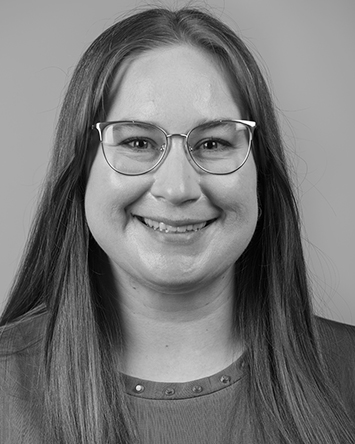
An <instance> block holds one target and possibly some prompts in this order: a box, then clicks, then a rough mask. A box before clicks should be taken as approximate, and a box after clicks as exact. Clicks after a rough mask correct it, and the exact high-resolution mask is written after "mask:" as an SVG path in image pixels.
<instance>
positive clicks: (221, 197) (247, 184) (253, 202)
mask: <svg viewBox="0 0 355 444" xmlns="http://www.w3.org/2000/svg"><path fill="white" fill-rule="evenodd" d="M211 193H213V194H214V200H215V202H216V203H217V204H218V203H219V205H220V206H221V207H222V209H223V210H224V212H225V214H226V217H227V219H228V220H229V222H230V223H233V220H234V223H235V221H236V220H237V221H239V222H244V223H245V224H248V223H250V224H251V225H253V224H255V223H256V220H257V216H258V198H257V174H256V167H255V163H254V160H253V158H252V157H251V158H249V160H248V162H247V163H246V164H245V165H244V166H243V167H242V168H241V169H240V170H238V171H236V172H235V173H233V174H230V175H227V176H215V181H214V184H213V186H212V187H211Z"/></svg>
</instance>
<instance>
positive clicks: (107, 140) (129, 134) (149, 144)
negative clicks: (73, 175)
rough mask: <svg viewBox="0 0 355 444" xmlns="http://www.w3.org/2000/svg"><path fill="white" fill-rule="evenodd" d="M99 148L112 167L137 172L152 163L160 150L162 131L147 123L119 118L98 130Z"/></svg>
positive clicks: (154, 162)
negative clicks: (100, 140) (99, 133)
mask: <svg viewBox="0 0 355 444" xmlns="http://www.w3.org/2000/svg"><path fill="white" fill-rule="evenodd" d="M102 143H103V151H104V154H105V157H106V160H107V162H108V163H109V164H110V165H111V167H112V168H113V169H115V170H116V171H119V172H120V173H125V174H141V173H144V172H146V171H148V170H149V169H151V168H152V167H154V166H155V165H156V164H157V163H158V162H159V160H160V159H161V157H162V156H163V154H164V151H163V149H162V146H163V145H165V144H166V138H165V134H164V133H163V132H162V131H161V130H160V129H159V128H157V127H155V126H153V125H150V124H147V123H133V122H127V123H124V122H119V123H112V124H110V125H108V126H106V127H105V128H104V130H103V133H102Z"/></svg>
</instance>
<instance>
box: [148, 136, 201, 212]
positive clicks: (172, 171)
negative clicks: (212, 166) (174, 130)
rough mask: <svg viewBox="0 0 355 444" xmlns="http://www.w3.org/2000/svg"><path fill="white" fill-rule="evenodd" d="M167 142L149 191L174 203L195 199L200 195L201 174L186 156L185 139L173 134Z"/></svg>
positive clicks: (178, 203)
mask: <svg viewBox="0 0 355 444" xmlns="http://www.w3.org/2000/svg"><path fill="white" fill-rule="evenodd" d="M169 143H170V146H169V147H168V152H167V155H166V157H165V159H164V161H163V163H162V164H161V165H160V166H159V168H157V169H156V170H155V172H154V182H153V185H152V187H151V193H152V194H153V195H154V196H155V197H156V198H158V199H165V200H166V201H168V202H170V203H172V204H174V205H181V204H183V203H186V202H188V201H194V200H197V199H198V198H199V197H200V195H201V188H200V179H201V175H200V174H199V172H198V171H196V169H195V168H194V166H193V165H192V164H191V161H190V159H188V157H187V153H186V151H185V140H184V138H183V137H181V136H180V137H179V138H178V137H177V136H175V137H174V136H173V137H170V139H169Z"/></svg>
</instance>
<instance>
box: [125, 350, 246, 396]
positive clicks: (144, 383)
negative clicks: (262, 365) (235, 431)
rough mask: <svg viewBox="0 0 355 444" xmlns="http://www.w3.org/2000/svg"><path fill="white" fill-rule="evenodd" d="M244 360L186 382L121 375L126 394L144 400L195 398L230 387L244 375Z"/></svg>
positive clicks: (241, 359)
mask: <svg viewBox="0 0 355 444" xmlns="http://www.w3.org/2000/svg"><path fill="white" fill-rule="evenodd" d="M244 368H245V359H244V357H243V356H241V357H240V358H239V359H237V360H236V361H235V362H233V363H232V364H231V365H230V366H228V367H227V368H225V369H224V370H221V371H220V372H218V373H215V374H214V375H211V376H207V377H205V378H201V379H196V380H194V381H187V382H156V381H148V380H145V379H140V378H136V377H134V376H129V375H126V374H122V377H123V381H124V384H125V388H126V393H127V394H128V395H131V396H135V397H138V398H146V399H156V400H158V399H160V400H169V399H175V400H176V399H186V398H197V397H199V396H205V395H209V394H211V393H214V392H217V391H219V390H223V389H225V388H227V387H230V386H231V385H232V384H235V383H236V382H237V381H239V380H240V379H241V378H242V376H243V375H244Z"/></svg>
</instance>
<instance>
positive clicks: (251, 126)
mask: <svg viewBox="0 0 355 444" xmlns="http://www.w3.org/2000/svg"><path fill="white" fill-rule="evenodd" d="M228 122H231V123H232V122H233V123H242V124H243V125H245V126H246V127H247V128H248V131H249V146H248V151H247V154H246V155H245V159H244V160H243V162H242V164H241V165H239V166H238V168H235V169H233V170H232V171H228V172H227V173H215V172H213V171H210V170H208V169H207V168H204V167H203V166H201V165H200V164H199V163H197V161H196V160H195V159H194V157H193V155H192V151H193V149H192V148H191V147H190V146H189V145H188V143H187V141H188V138H189V136H190V134H191V133H192V131H194V130H195V129H196V128H199V127H200V126H205V125H206V126H207V125H211V124H215V123H216V124H217V123H228ZM115 123H132V124H143V125H150V126H152V127H154V128H157V129H159V130H160V131H161V132H162V133H163V134H164V135H165V139H166V144H163V145H162V146H161V148H160V150H161V151H163V155H162V156H161V157H160V158H159V160H158V161H157V162H156V163H155V164H154V165H153V166H152V167H150V168H148V169H147V170H146V171H143V172H141V173H124V172H123V171H119V170H118V169H116V168H115V167H114V166H113V165H111V163H110V162H109V161H108V159H107V157H106V153H105V148H104V142H103V140H102V139H103V131H104V129H105V128H106V127H107V126H109V125H112V124H115ZM256 126H257V124H256V122H254V121H252V120H237V119H221V120H213V121H210V122H206V123H204V124H202V125H197V126H195V127H194V128H192V129H191V130H190V131H188V132H187V133H186V134H184V133H174V134H169V133H168V132H167V131H165V130H164V128H161V127H160V126H158V125H154V124H152V123H149V122H142V121H139V120H113V121H110V122H97V123H95V124H93V125H92V126H91V129H96V130H97V131H98V133H99V137H100V145H101V149H102V153H103V155H104V158H105V160H106V162H107V164H108V165H109V167H110V168H112V169H113V170H114V171H116V172H117V173H119V174H123V175H124V176H142V175H143V174H147V173H149V172H150V171H152V170H154V169H156V168H158V167H159V166H160V165H161V164H162V163H163V162H164V160H165V159H166V157H167V155H168V154H169V151H170V148H171V143H169V140H170V139H171V138H172V137H182V138H183V139H185V140H184V145H185V151H186V152H187V153H188V158H189V159H191V160H192V161H193V163H194V164H195V165H196V166H197V167H198V168H199V169H201V170H202V171H204V172H205V173H208V174H214V175H218V176H225V175H227V174H232V173H234V172H235V171H238V170H239V169H240V168H241V167H242V166H243V165H244V164H245V162H246V161H247V160H248V158H249V155H250V151H251V146H252V142H253V135H254V131H255V128H256Z"/></svg>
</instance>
